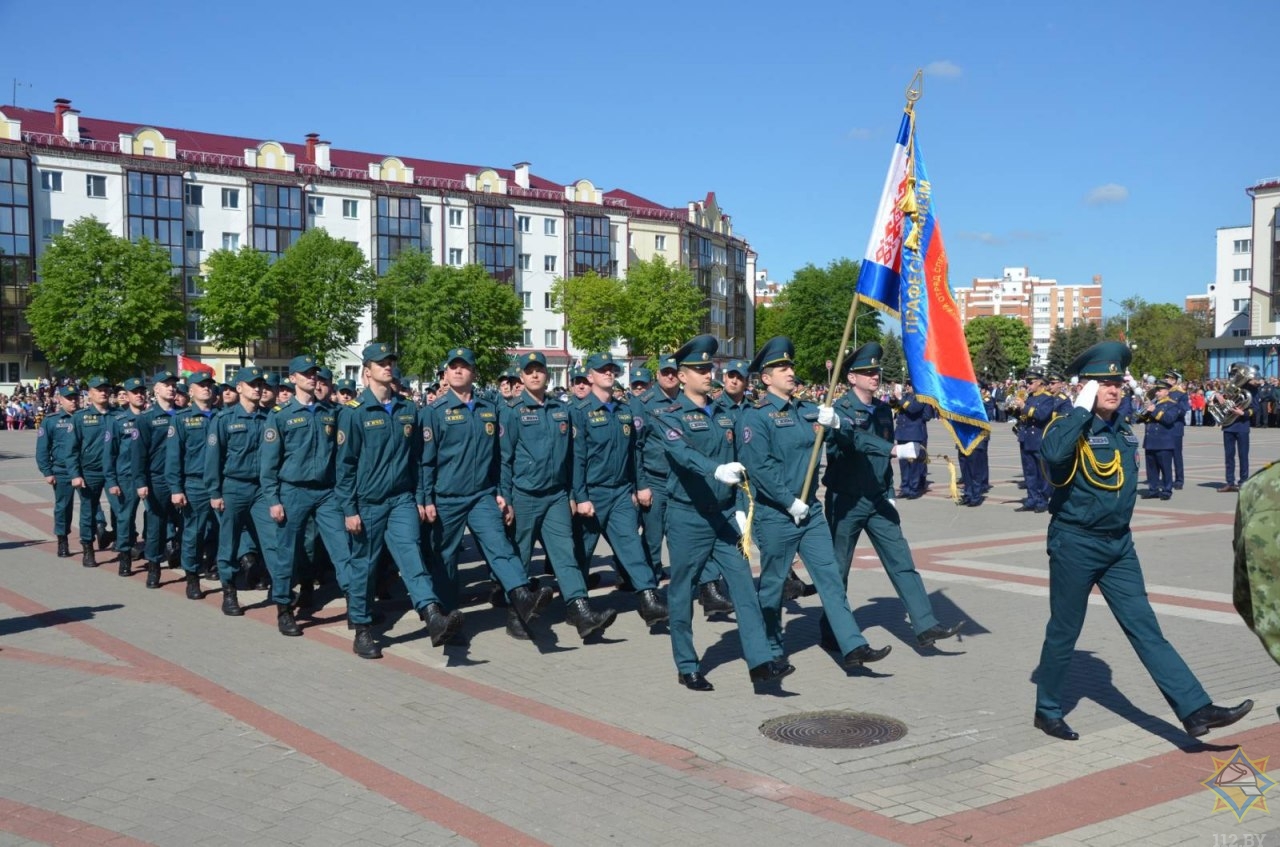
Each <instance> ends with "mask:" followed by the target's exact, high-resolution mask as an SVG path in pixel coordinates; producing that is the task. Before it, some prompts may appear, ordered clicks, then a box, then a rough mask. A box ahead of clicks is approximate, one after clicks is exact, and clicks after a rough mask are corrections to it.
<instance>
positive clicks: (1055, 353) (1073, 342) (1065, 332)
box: [1047, 321, 1102, 375]
mask: <svg viewBox="0 0 1280 847" xmlns="http://www.w3.org/2000/svg"><path fill="white" fill-rule="evenodd" d="M1101 340H1102V330H1101V329H1100V328H1099V327H1098V325H1097V324H1094V323H1089V322H1088V321H1082V322H1080V323H1077V324H1075V325H1074V326H1072V327H1071V328H1070V329H1067V328H1065V327H1061V326H1059V327H1057V328H1055V329H1054V331H1053V335H1052V336H1051V337H1050V338H1049V361H1048V364H1047V367H1048V368H1049V370H1050V371H1053V372H1057V373H1060V374H1064V375H1065V374H1066V372H1067V369H1068V368H1069V367H1070V365H1071V363H1072V362H1074V361H1075V359H1076V356H1079V355H1080V354H1081V353H1083V352H1084V351H1085V350H1088V349H1089V348H1090V347H1092V346H1093V345H1095V344H1097V343H1098V342H1099V341H1101Z"/></svg>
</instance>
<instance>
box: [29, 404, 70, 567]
mask: <svg viewBox="0 0 1280 847" xmlns="http://www.w3.org/2000/svg"><path fill="white" fill-rule="evenodd" d="M79 401H80V392H79V391H78V390H76V387H75V386H73V385H61V386H59V387H58V410H57V411H56V412H54V413H53V414H51V415H45V417H44V419H43V420H41V421H40V426H39V427H38V428H37V430H36V466H37V467H38V468H39V469H40V475H41V476H43V477H44V481H45V482H47V483H48V484H49V485H51V486H53V534H54V535H55V536H57V538H58V556H59V558H63V559H67V558H70V557H71V548H70V546H69V545H68V543H67V536H68V534H70V532H71V515H72V510H73V509H74V508H75V491H76V490H75V488H74V487H73V486H72V484H71V481H72V479H74V476H73V474H72V469H73V462H74V458H73V455H74V452H75V421H74V420H73V419H72V418H73V416H74V415H75V413H76V407H77V406H78V405H79Z"/></svg>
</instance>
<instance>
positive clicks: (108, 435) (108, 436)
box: [102, 430, 111, 443]
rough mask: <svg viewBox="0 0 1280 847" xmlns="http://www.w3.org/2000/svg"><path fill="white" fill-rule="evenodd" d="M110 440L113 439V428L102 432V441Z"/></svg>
mask: <svg viewBox="0 0 1280 847" xmlns="http://www.w3.org/2000/svg"><path fill="white" fill-rule="evenodd" d="M110 440H111V430H107V431H106V432H104V433H102V441H103V442H104V443H105V442H107V441H110Z"/></svg>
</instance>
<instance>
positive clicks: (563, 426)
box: [560, 421, 569, 433]
mask: <svg viewBox="0 0 1280 847" xmlns="http://www.w3.org/2000/svg"><path fill="white" fill-rule="evenodd" d="M568 431H569V425H568V424H567V423H565V422H564V421H561V422H560V432H562V433H565V432H568Z"/></svg>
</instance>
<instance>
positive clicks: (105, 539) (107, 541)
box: [98, 525, 116, 550]
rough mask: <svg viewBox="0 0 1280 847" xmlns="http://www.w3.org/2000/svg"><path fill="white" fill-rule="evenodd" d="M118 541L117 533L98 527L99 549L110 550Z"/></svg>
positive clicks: (104, 527)
mask: <svg viewBox="0 0 1280 847" xmlns="http://www.w3.org/2000/svg"><path fill="white" fill-rule="evenodd" d="M115 540H116V532H115V530H113V529H107V528H106V526H105V525H104V526H100V527H98V549H99V550H109V549H111V545H112V543H114V542H115Z"/></svg>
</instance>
